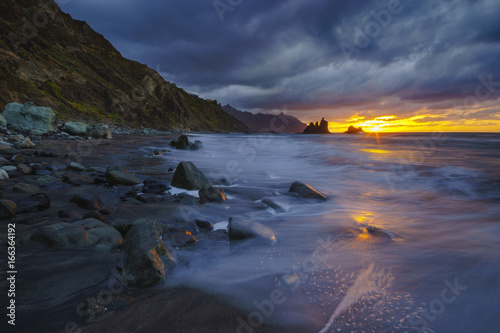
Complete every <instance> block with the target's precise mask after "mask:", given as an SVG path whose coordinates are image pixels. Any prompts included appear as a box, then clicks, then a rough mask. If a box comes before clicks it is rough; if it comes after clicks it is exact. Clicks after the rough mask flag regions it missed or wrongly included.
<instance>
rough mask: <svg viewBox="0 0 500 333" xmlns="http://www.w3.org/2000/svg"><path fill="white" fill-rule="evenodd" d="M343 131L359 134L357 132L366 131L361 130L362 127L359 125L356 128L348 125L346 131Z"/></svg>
mask: <svg viewBox="0 0 500 333" xmlns="http://www.w3.org/2000/svg"><path fill="white" fill-rule="evenodd" d="M344 133H347V134H359V133H366V132H365V131H363V129H362V128H361V127H359V128H356V127H354V126H349V128H348V129H347V131H345V132H344Z"/></svg>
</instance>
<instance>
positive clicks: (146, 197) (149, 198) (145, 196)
mask: <svg viewBox="0 0 500 333" xmlns="http://www.w3.org/2000/svg"><path fill="white" fill-rule="evenodd" d="M136 199H137V200H139V201H142V202H145V203H152V202H159V201H161V200H160V198H158V197H157V196H156V194H153V193H141V194H139V195H138V196H137V197H136Z"/></svg>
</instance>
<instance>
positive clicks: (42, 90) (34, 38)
mask: <svg viewBox="0 0 500 333" xmlns="http://www.w3.org/2000/svg"><path fill="white" fill-rule="evenodd" d="M0 77H1V80H0V110H2V109H3V108H4V107H5V105H6V104H8V103H10V102H20V103H25V102H27V101H32V102H34V103H35V104H36V105H43V106H48V107H51V108H52V109H53V110H54V111H56V113H57V115H58V117H59V118H62V119H63V120H68V119H75V120H77V119H78V120H87V121H93V122H106V123H114V124H124V125H128V126H132V127H150V128H156V129H163V130H168V129H181V130H192V131H248V128H247V127H246V126H245V125H243V124H242V123H241V122H239V121H238V120H236V119H235V118H233V117H231V116H230V115H228V114H226V113H225V112H224V111H223V110H222V107H221V106H220V105H219V104H218V103H217V101H207V100H204V99H201V98H198V97H196V96H193V95H190V94H188V93H186V92H185V91H184V90H183V89H181V88H179V87H177V86H176V85H175V84H171V83H168V82H166V81H165V80H164V79H163V78H162V77H161V76H160V75H159V74H158V73H157V72H155V71H154V70H152V69H150V68H149V67H147V66H146V65H143V64H140V63H138V62H135V61H131V60H128V59H125V58H124V57H122V56H121V54H120V52H118V51H117V50H116V49H115V48H114V47H113V45H111V43H109V42H108V41H107V40H106V39H105V38H104V37H103V36H102V35H100V34H99V33H97V32H95V31H94V30H92V28H91V27H90V26H89V25H88V24H87V23H86V22H83V21H78V20H74V19H73V18H72V17H71V16H70V15H68V14H66V13H63V12H62V11H61V10H60V8H59V7H58V5H57V4H56V3H55V2H54V1H53V0H2V1H1V2H0Z"/></svg>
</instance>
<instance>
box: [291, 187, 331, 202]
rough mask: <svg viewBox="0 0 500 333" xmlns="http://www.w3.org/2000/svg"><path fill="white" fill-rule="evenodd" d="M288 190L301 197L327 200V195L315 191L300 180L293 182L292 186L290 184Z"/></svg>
mask: <svg viewBox="0 0 500 333" xmlns="http://www.w3.org/2000/svg"><path fill="white" fill-rule="evenodd" d="M289 192H291V193H295V194H297V195H298V196H299V197H301V198H306V199H319V200H323V201H326V200H327V197H326V196H325V195H324V194H322V193H320V192H318V191H316V190H315V189H314V188H312V187H311V186H309V185H307V184H304V183H301V182H294V183H293V184H292V186H290V190H289Z"/></svg>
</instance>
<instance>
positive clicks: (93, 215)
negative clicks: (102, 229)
mask: <svg viewBox="0 0 500 333" xmlns="http://www.w3.org/2000/svg"><path fill="white" fill-rule="evenodd" d="M83 219H96V220H98V221H101V222H104V223H106V219H105V218H104V216H102V214H101V213H99V212H98V211H97V210H91V211H89V212H87V213H86V214H85V215H83Z"/></svg>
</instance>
